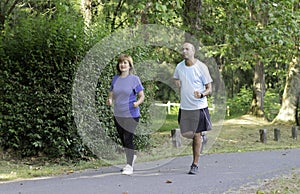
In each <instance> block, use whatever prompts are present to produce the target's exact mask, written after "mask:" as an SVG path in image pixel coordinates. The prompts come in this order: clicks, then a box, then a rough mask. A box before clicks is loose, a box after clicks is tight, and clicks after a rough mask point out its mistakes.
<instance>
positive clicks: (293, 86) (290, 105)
mask: <svg viewBox="0 0 300 194" xmlns="http://www.w3.org/2000/svg"><path fill="white" fill-rule="evenodd" d="M299 86H300V57H298V58H297V59H295V60H293V61H292V63H291V64H290V68H289V71H288V75H287V79H286V84H285V88H284V92H283V96H282V104H281V108H280V110H279V113H278V115H277V116H276V117H275V119H274V120H273V123H286V124H297V125H299V120H298V115H297V114H298V111H297V110H298V104H299V97H300V87H299Z"/></svg>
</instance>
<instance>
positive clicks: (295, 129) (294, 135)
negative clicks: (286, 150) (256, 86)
mask: <svg viewBox="0 0 300 194" xmlns="http://www.w3.org/2000/svg"><path fill="white" fill-rule="evenodd" d="M297 136H298V126H293V127H292V138H293V139H297Z"/></svg>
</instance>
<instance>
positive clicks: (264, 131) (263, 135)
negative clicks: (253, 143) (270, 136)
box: [259, 129, 267, 143]
mask: <svg viewBox="0 0 300 194" xmlns="http://www.w3.org/2000/svg"><path fill="white" fill-rule="evenodd" d="M259 134H260V142H262V143H266V142H267V129H260V130H259Z"/></svg>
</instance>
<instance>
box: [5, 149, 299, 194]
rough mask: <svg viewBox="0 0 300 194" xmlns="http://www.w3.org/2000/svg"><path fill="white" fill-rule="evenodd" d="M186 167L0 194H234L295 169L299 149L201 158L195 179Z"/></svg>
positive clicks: (37, 183)
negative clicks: (241, 189)
mask: <svg viewBox="0 0 300 194" xmlns="http://www.w3.org/2000/svg"><path fill="white" fill-rule="evenodd" d="M191 161H192V158H191V156H186V157H177V158H174V159H173V160H167V162H166V160H161V161H155V162H149V163H137V164H136V166H135V169H136V170H135V173H134V174H133V175H131V176H127V175H121V174H120V167H118V166H112V167H104V168H100V169H93V170H86V171H83V172H76V173H73V174H69V175H62V176H55V177H45V178H39V179H34V180H21V181H13V182H6V183H0V194H168V193H171V194H199V193H217V194H218V193H234V192H233V191H234V190H235V189H236V188H239V187H241V186H243V185H246V184H254V185H255V184H259V183H260V182H263V181H264V179H269V178H274V177H277V176H282V175H285V174H289V173H291V172H292V170H293V169H299V168H300V149H289V150H276V151H275V150H273V151H261V152H246V153H227V154H210V155H202V156H201V159H200V162H201V165H200V167H199V171H200V172H199V174H198V175H188V174H187V172H188V170H189V166H190V164H191ZM137 162H138V160H137ZM156 166H157V167H156Z"/></svg>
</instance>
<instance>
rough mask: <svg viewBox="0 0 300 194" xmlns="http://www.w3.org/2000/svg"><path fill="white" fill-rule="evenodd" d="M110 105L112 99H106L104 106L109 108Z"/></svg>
mask: <svg viewBox="0 0 300 194" xmlns="http://www.w3.org/2000/svg"><path fill="white" fill-rule="evenodd" d="M111 104H112V99H111V98H108V99H107V100H106V105H107V106H110V105H111Z"/></svg>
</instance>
